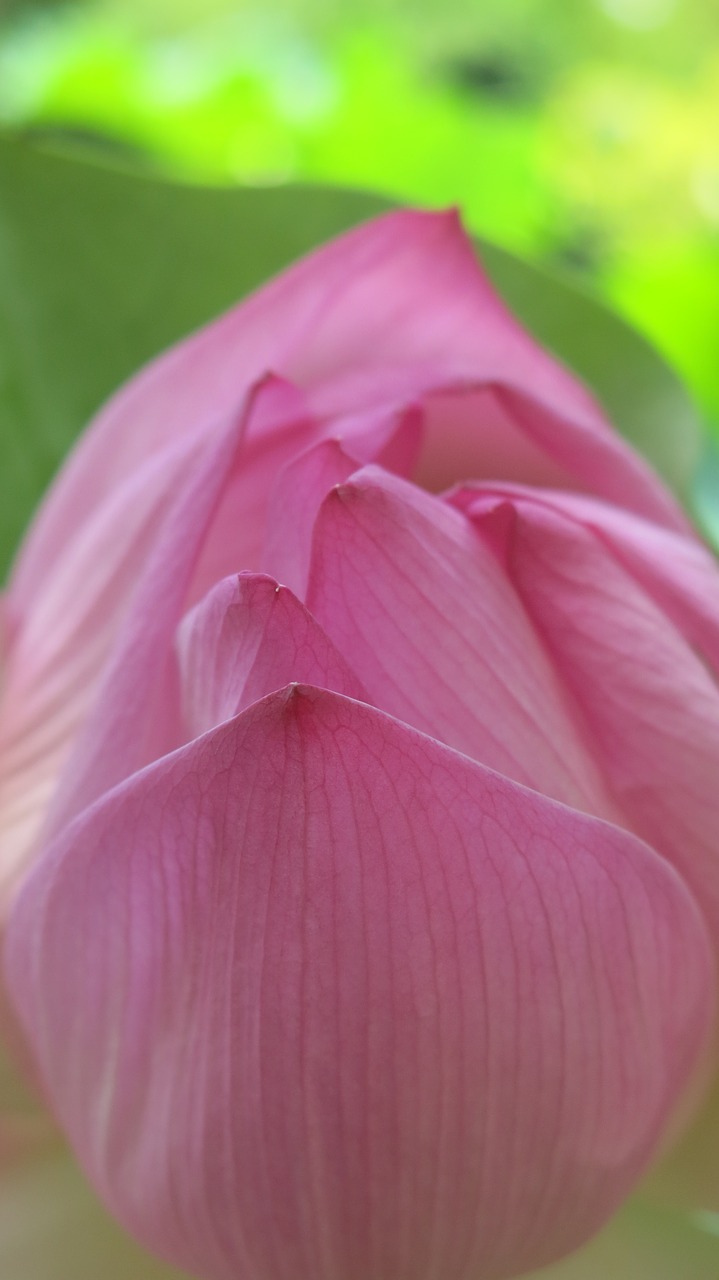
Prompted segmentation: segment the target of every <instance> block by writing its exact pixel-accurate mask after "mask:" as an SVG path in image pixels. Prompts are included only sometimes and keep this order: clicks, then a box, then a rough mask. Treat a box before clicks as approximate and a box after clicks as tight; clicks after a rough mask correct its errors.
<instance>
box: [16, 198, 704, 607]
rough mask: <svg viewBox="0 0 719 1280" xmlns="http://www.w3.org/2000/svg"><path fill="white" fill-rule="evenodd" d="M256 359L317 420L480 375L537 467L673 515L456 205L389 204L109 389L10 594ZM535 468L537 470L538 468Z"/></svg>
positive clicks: (406, 399) (244, 380) (254, 367)
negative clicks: (539, 335) (507, 291)
mask: <svg viewBox="0 0 719 1280" xmlns="http://www.w3.org/2000/svg"><path fill="white" fill-rule="evenodd" d="M268 370H274V371H275V372H277V373H279V374H281V375H282V376H284V377H287V378H289V379H290V380H291V381H293V382H295V383H296V384H297V385H298V386H301V387H303V388H305V389H306V390H307V391H308V393H310V392H311V394H310V403H311V405H312V408H313V411H315V412H316V413H317V414H319V416H321V417H322V418H327V419H329V420H330V421H331V422H332V423H334V422H335V421H336V419H337V418H342V417H343V416H345V415H347V414H351V413H353V412H356V411H357V408H358V406H361V407H362V408H364V409H372V408H377V407H382V406H384V407H385V408H386V407H388V406H389V405H398V404H407V403H410V402H415V401H417V399H418V398H419V397H420V396H421V395H426V394H428V393H430V392H434V391H436V390H437V389H438V388H446V389H448V390H449V389H451V388H452V387H455V388H461V387H468V386H474V387H475V389H476V390H480V389H481V388H482V387H486V388H489V390H490V391H491V394H492V396H494V397H495V398H496V399H497V402H498V403H501V406H502V410H503V411H504V412H508V413H509V415H510V417H511V418H512V419H513V420H514V422H515V425H516V426H517V427H518V428H519V429H520V431H524V430H527V431H528V433H529V436H530V438H531V439H532V440H533V441H534V443H535V444H536V443H537V442H538V443H539V444H540V446H541V448H542V449H543V450H544V451H545V452H546V457H547V461H548V465H549V466H550V471H551V467H552V466H556V465H559V466H560V467H561V468H562V469H563V470H564V471H569V472H570V473H572V474H576V476H577V479H578V482H579V483H580V484H582V485H584V486H588V487H589V488H590V490H592V491H596V492H598V493H601V494H603V495H604V496H606V497H608V498H611V499H612V500H615V501H618V500H620V498H621V499H622V500H623V501H624V502H625V503H626V505H627V506H628V507H629V508H630V509H633V510H637V511H639V512H642V513H643V514H645V515H650V516H654V517H656V518H657V519H658V520H660V521H662V522H664V523H668V524H669V525H670V526H672V525H678V526H680V527H683V524H684V522H683V519H682V517H681V515H680V513H679V510H678V508H677V507H676V506H675V504H674V503H673V502H672V501H671V499H670V498H669V496H668V494H667V493H666V491H665V490H664V489H663V487H662V486H661V485H660V484H659V483H658V481H657V480H656V478H655V477H654V476H653V475H652V473H651V471H650V470H649V468H648V467H647V466H646V465H645V464H644V463H643V462H642V461H641V460H640V459H639V458H638V457H637V456H636V455H635V454H634V453H633V452H632V451H631V450H630V449H628V448H627V447H626V446H625V445H624V444H623V443H622V442H621V441H620V440H619V438H618V437H617V436H616V435H614V433H613V432H612V430H611V428H610V427H609V425H608V423H607V422H606V419H605V418H604V416H603V414H602V413H601V411H600V409H599V408H598V406H597V405H596V403H595V402H594V401H593V400H592V398H591V397H590V396H589V394H588V393H587V392H586V391H585V390H584V389H583V388H582V387H581V385H580V384H579V383H578V382H577V381H576V380H575V379H574V378H573V377H572V376H571V375H570V374H569V373H568V372H567V371H566V370H564V369H563V368H562V367H561V366H560V365H559V364H558V363H557V362H556V361H554V360H552V359H550V358H549V357H548V356H547V355H546V354H545V353H544V352H543V351H542V350H541V348H540V347H539V346H538V345H537V344H536V343H535V342H534V340H533V339H532V338H531V337H530V336H529V335H528V334H527V333H526V332H525V331H524V330H523V329H522V328H521V326H520V325H519V324H518V323H517V322H516V320H514V318H513V317H512V316H511V315H510V314H509V312H508V311H507V309H506V307H505V306H504V304H503V303H502V302H501V301H500V299H499V298H498V297H497V295H496V293H495V292H494V290H493V289H492V287H491V285H490V284H489V282H488V280H487V278H486V277H485V275H484V274H483V272H482V271H481V269H480V268H479V266H478V264H477V260H476V256H475V253H474V250H473V248H472V245H471V243H470V242H469V240H468V239H467V237H466V236H465V235H464V232H463V231H462V228H461V226H460V224H459V221H458V219H457V217H456V215H455V214H454V213H448V214H432V213H416V212H399V213H394V214H389V215H387V216H386V217H384V218H379V219H377V220H375V221H374V222H372V223H369V224H368V225H366V226H364V227H360V228H359V229H357V230H356V231H354V232H351V233H350V234H349V235H346V236H343V237H342V238H341V239H340V240H338V241H336V242H335V243H333V244H330V245H329V246H327V247H325V248H323V249H321V250H319V251H318V252H317V253H315V254H312V255H310V256H309V257H308V258H306V259H305V260H304V261H303V262H301V263H299V264H298V265H296V266H295V267H293V268H291V269H290V270H289V271H287V272H285V273H284V275H283V276H281V277H280V278H279V279H278V280H276V281H275V282H274V283H272V284H270V285H269V286H267V287H266V288H264V289H262V290H260V291H259V292H258V293H257V294H255V295H254V297H253V298H252V299H250V300H249V301H247V302H245V303H244V304H242V305H240V306H239V307H236V308H235V309H233V310H232V311H230V312H228V313H227V314H226V315H225V316H223V317H221V318H220V319H219V320H217V321H215V322H214V323H213V324H211V325H208V326H206V327H205V328H204V329H203V330H201V331H200V332H199V333H197V334H195V335H194V336H193V337H191V338H189V339H187V340H186V341H185V342H182V343H179V344H178V345H177V346H175V347H173V348H172V350H170V351H169V352H167V353H166V354H165V355H164V356H162V357H161V358H159V359H158V360H155V361H153V363H152V364H150V365H149V366H148V367H147V368H146V369H145V370H144V371H143V372H142V373H141V374H139V375H138V376H137V377H135V378H134V379H133V380H132V381H131V382H130V383H128V384H127V386H126V387H125V388H124V389H123V390H122V391H120V392H119V393H118V394H117V395H116V396H115V397H113V399H112V400H111V401H110V402H109V403H108V405H107V406H106V407H105V408H104V409H103V410H102V411H101V413H100V414H99V415H98V417H97V419H96V421H95V424H94V426H93V427H92V428H91V430H90V431H89V433H87V434H86V435H85V436H84V438H83V440H82V442H81V444H80V445H79V447H78V449H77V450H76V452H75V454H74V455H73V456H72V458H71V459H70V461H69V463H68V464H67V465H66V467H65V469H64V472H63V474H62V478H61V480H60V482H59V483H58V484H57V485H56V486H55V488H54V490H53V491H52V493H51V495H50V496H49V498H48V500H47V501H46V503H45V505H44V507H43V508H42V510H41V512H40V515H39V517H38V519H37V520H36V523H35V525H34V527H33V529H32V530H31V532H30V534H29V537H28V538H27V540H26V542H25V544H24V547H23V551H22V554H21V557H20V559H19V561H18V564H17V567H16V572H15V577H14V589H15V591H16V592H17V593H18V595H19V596H21V597H22V599H23V600H24V601H26V600H29V599H31V598H32V596H33V595H34V594H35V592H36V591H37V590H38V588H39V585H40V584H41V583H42V582H43V581H44V580H45V578H46V576H47V573H48V565H49V564H50V563H51V562H52V560H53V558H54V557H55V556H56V555H57V553H58V550H60V549H62V548H63V547H64V546H65V545H66V543H67V542H68V541H69V540H71V539H72V538H73V537H74V534H75V531H76V529H77V525H78V518H79V516H80V513H81V518H82V520H83V521H84V520H86V519H87V518H88V517H90V516H91V514H92V512H93V510H95V509H98V508H99V507H100V506H102V505H104V504H105V503H106V502H107V501H108V499H109V497H110V495H111V494H112V493H113V492H114V490H115V489H116V488H117V487H118V486H120V485H121V484H123V483H124V482H125V481H126V480H127V479H128V477H130V476H131V475H132V474H133V473H134V472H135V471H136V470H137V469H138V468H139V467H141V466H143V465H144V464H145V463H146V462H147V461H148V459H150V458H151V457H153V456H159V455H160V454H161V453H162V452H163V451H164V450H165V449H166V448H167V447H168V446H169V445H172V446H173V447H174V445H176V444H177V443H178V442H179V441H181V440H182V439H192V438H197V439H202V438H203V437H204V435H205V434H206V432H207V430H208V428H210V427H211V426H212V425H213V424H215V423H216V422H218V421H221V420H222V419H223V418H226V417H227V416H228V415H232V414H235V413H237V412H238V410H239V406H240V401H241V397H242V393H243V391H244V390H245V389H246V388H247V387H248V386H250V385H251V384H252V383H253V382H255V381H257V380H258V379H259V378H260V377H262V376H263V375H264V374H265V373H266V372H267V371H268ZM481 417H482V415H481V413H479V414H476V413H475V414H473V415H472V419H471V420H469V421H467V423H466V433H467V435H468V437H469V438H470V439H472V438H474V439H476V442H477V444H476V451H475V458H476V459H477V461H478V463H479V466H475V467H472V468H471V469H470V472H469V474H480V475H482V474H486V471H485V470H484V469H483V468H482V467H481V457H482V444H481V428H482V422H481ZM330 430H331V431H333V430H334V427H333V426H331V427H330ZM463 430H464V428H463ZM455 438H456V437H455ZM454 478H455V479H458V478H459V476H458V475H457V476H455V477H454ZM544 479H545V483H552V479H551V474H547V475H545V477H544Z"/></svg>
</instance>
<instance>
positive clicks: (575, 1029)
mask: <svg viewBox="0 0 719 1280" xmlns="http://www.w3.org/2000/svg"><path fill="white" fill-rule="evenodd" d="M69 940H70V941H69ZM7 954H8V965H7V973H8V979H9V983H10V987H11V990H12V992H13V995H14V997H15V999H16V1002H17V1005H18V1009H19V1010H20V1013H21V1016H22V1018H23V1021H24V1025H25V1027H26V1030H27V1034H28V1036H29V1038H30V1039H31V1041H32V1043H33V1046H34V1049H35V1052H36V1055H37V1058H38V1061H39V1063H40V1065H41V1067H42V1070H43V1073H44V1076H45V1079H46V1082H47V1087H48V1090H49V1092H50V1095H51V1097H52V1099H53V1102H54V1105H55V1107H56V1109H57V1112H58V1114H59V1116H60V1117H61V1119H62V1121H63V1123H64V1125H65V1126H66V1128H67V1131H68V1132H69V1134H70V1135H71V1137H72V1140H73V1143H74V1145H75V1146H76V1148H77V1150H78V1152H79V1154H80V1156H81V1159H82V1160H83V1162H84V1164H85V1167H86V1169H87V1171H88V1172H89V1174H90V1176H91V1177H92V1180H93V1183H94V1184H95V1185H96V1186H97V1187H98V1188H100V1189H101V1191H102V1193H103V1195H104V1197H105V1198H106V1199H107V1202H108V1204H109V1205H110V1206H111V1207H112V1209H113V1210H114V1212H115V1213H116V1214H117V1216H118V1217H119V1218H120V1220H121V1221H123V1222H124V1223H125V1225H126V1226H127V1227H128V1229H130V1230H131V1231H132V1232H133V1233H135V1234H136V1235H137V1236H138V1238H139V1239H141V1240H144V1241H145V1242H146V1243H147V1244H148V1245H149V1246H151V1247H153V1248H154V1249H156V1250H157V1252H158V1253H161V1254H163V1255H164V1256H166V1257H168V1258H169V1259H171V1260H173V1261H174V1262H175V1263H176V1264H177V1265H184V1266H186V1267H188V1268H189V1269H190V1270H196V1271H197V1272H198V1273H199V1275H201V1276H202V1277H203V1280H237V1277H238V1276H239V1277H245V1276H247V1277H254V1276H261V1277H262V1280H367V1278H368V1277H371V1278H372V1280H499V1278H500V1277H507V1276H513V1275H518V1274H521V1273H522V1272H523V1271H526V1270H527V1269H528V1268H530V1267H531V1266H536V1265H538V1264H539V1263H541V1262H542V1261H548V1260H550V1259H551V1258H553V1257H556V1256H558V1255H561V1254H562V1253H563V1252H565V1251H567V1250H568V1249H570V1248H572V1247H574V1246H575V1245H577V1244H579V1243H580V1242H581V1241H582V1240H583V1239H585V1238H586V1237H587V1236H588V1235H589V1234H591V1232H593V1231H594V1230H596V1229H597V1228H598V1227H599V1226H600V1225H601V1224H602V1223H603V1222H604V1221H605V1220H606V1218H607V1217H608V1216H609V1214H610V1213H611V1212H612V1211H613V1210H614V1209H615V1208H616V1206H617V1205H618V1204H619V1203H620V1202H621V1200H622V1199H623V1198H624V1197H625V1195H626V1194H627V1192H628V1190H629V1188H630V1186H631V1184H632V1182H633V1181H634V1180H635V1179H636V1177H637V1176H638V1174H639V1173H640V1172H641V1170H642V1169H643V1167H644V1165H645V1163H646V1162H647V1160H648V1159H649V1157H650V1156H651V1154H652V1152H653V1150H654V1147H655V1145H656V1143H657V1141H658V1139H659V1137H660V1134H661V1132H662V1130H663V1129H664V1126H665V1125H666V1123H667V1120H668V1117H669V1114H670V1112H671V1111H672V1108H673V1106H674V1103H675V1101H676V1098H677V1097H678V1095H679V1093H680V1092H681V1089H682V1086H683V1085H684V1084H685V1082H686V1080H687V1078H688V1076H689V1074H690V1073H691V1071H692V1069H693V1066H694V1064H695V1062H696V1059H697V1057H698V1055H699V1054H700V1052H701V1050H702V1048H703V1045H704V1042H705V1038H706V1035H707V1031H708V1027H709V1024H710V1022H711V1020H712V1018H713V1013H714V999H713V996H714V990H713V984H714V977H713V964H712V960H711V957H710V952H709V947H708V943H707V940H706V938H705V936H704V932H703V928H702V924H701V920H700V917H699V915H698V913H697V911H696V908H695V906H694V904H693V902H692V900H691V899H690V897H689V895H688V894H687V893H686V891H685V889H684V887H683V885H682V884H681V882H680V881H679V880H678V878H677V877H676V876H675V874H674V872H673V871H672V870H671V869H670V868H669V867H668V866H667V864H666V863H664V862H663V861H662V860H661V859H659V858H657V857H656V856H655V855H654V854H653V853H652V852H651V850H649V849H648V848H647V847H646V846H644V845H642V844H641V843H640V842H638V841H637V840H636V839H635V838H634V837H632V836H630V835H628V834H627V833H626V832H623V831H620V830H619V829H617V828H615V827H612V826H609V825H607V824H604V823H602V822H599V821H598V820H596V819H592V818H588V817H585V816H583V815H580V814H578V813H576V812H574V811H572V810H570V809H567V808H565V807H564V806H562V805H558V804H555V803H553V802H551V801H549V800H547V799H545V798H543V797H541V796H539V795H537V794H536V793H534V792H531V791H528V790H525V789H524V788H521V787H519V786H517V785H516V784H514V783H511V782H509V781H508V780H507V779H505V778H502V777H500V776H499V775H497V774H494V773H492V772H490V771H488V770H486V769H483V768H482V767H481V766H478V765H475V764H473V763H472V762H471V761H469V760H467V759H466V758H464V757H462V756H459V755H458V754H456V753H455V752H453V751H451V750H449V749H447V748H445V747H442V746H440V745H439V744H437V743H436V742H434V741H432V740H431V739H428V738H425V737H424V736H423V735H421V734H418V733H416V732H414V731H412V730H409V729H408V728H406V727H405V726H403V725H401V724H399V723H398V722H396V721H394V720H393V719H391V718H390V717H388V716H386V715H383V714H382V713H380V712H378V711H375V710H374V709H372V708H370V707H367V706H365V705H363V704H360V703H357V702H353V701H351V700H349V699H346V698H343V697H340V696H338V695H335V694H331V693H328V692H326V691H321V690H317V689H302V688H301V687H300V688H299V689H298V688H297V687H294V686H293V687H291V688H289V689H288V690H285V691H281V692H279V693H277V694H274V695H272V696H270V697H269V698H266V699H264V700H263V701H262V702H260V703H256V704H254V705H253V706H252V707H251V708H250V709H249V710H248V711H246V712H244V713H243V714H242V715H241V716H239V717H238V718H237V719H236V720H234V721H230V722H228V723H227V724H225V725H223V726H222V727H221V728H219V729H217V730H215V731H214V732H213V733H210V734H207V735H205V736H204V737H203V738H201V739H199V740H197V741H195V742H193V743H191V744H190V745H189V746H188V747H186V748H183V749H182V750H181V751H179V752H177V753H176V754H175V755H174V756H171V757H169V758H167V759H166V760H163V761H160V762H159V763H158V764H156V765H154V766H152V767H150V768H149V769H147V770H145V771H143V773H141V774H139V775H137V776H136V777H134V778H132V779H129V780H128V781H127V782H126V783H125V784H123V785H122V786H120V787H118V788H117V790H116V791H114V792H113V793H111V794H110V795H108V796H107V797H106V798H105V799H104V800H103V801H102V802H100V803H99V804H98V805H96V806H95V807H94V808H93V809H91V810H89V811H88V812H86V813H85V814H83V815H82V816H81V817H80V818H79V819H78V820H77V821H76V822H75V823H74V824H73V826H72V827H71V828H70V829H69V830H68V831H67V832H66V833H64V835H63V836H62V837H61V838H60V839H59V840H58V842H57V843H56V845H55V847H54V849H53V850H51V851H50V853H49V854H48V856H47V858H46V859H45V861H44V863H43V864H41V865H40V866H38V868H37V870H36V871H35V873H34V874H33V876H32V877H31V879H30V881H29V882H28V884H27V886H26V888H25V890H24V892H23V894H22V896H21V898H20V899H19V901H18V904H17V906H16V908H15V910H14V912H13V917H12V920H11V924H10V929H9V934H8V943H7Z"/></svg>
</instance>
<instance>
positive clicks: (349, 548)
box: [307, 468, 615, 815]
mask: <svg viewBox="0 0 719 1280" xmlns="http://www.w3.org/2000/svg"><path fill="white" fill-rule="evenodd" d="M307 603H308V606H309V608H310V609H311V610H312V612H313V614H314V615H315V616H316V617H317V619H318V620H319V621H320V622H321V624H322V626H323V627H324V628H325V630H326V631H327V633H328V635H330V636H331V637H332V639H333V640H334V642H335V644H336V645H337V647H338V648H339V649H340V651H341V652H342V653H343V654H344V655H345V657H346V658H347V660H348V661H349V663H350V665H351V666H352V668H353V670H354V671H355V672H356V673H357V675H358V676H359V678H360V679H361V681H362V683H363V684H364V686H365V688H366V689H367V691H368V694H369V696H370V698H371V700H372V701H373V702H374V703H375V704H376V705H377V706H379V707H383V708H384V709H385V710H387V711H389V712H391V713H392V714H393V715H395V716H398V717H399V718H400V719H402V720H405V721H407V722H408V723H409V724H412V725H415V726H416V727H417V728H419V729H422V730H423V731H424V732H426V733H429V734H431V735H432V736H433V737H436V738H438V739H439V740H441V741H443V742H446V743H448V744H449V745H451V746H453V747H456V748H457V749H458V750H460V751H463V752H465V754H467V755H469V756H471V757H472V758H473V759H477V760H480V761H482V762H483V763H485V764H488V765H491V766H492V767H493V768H496V769H499V770H501V771H502V772H503V773H506V774H507V775H508V776H509V777H511V778H515V779H516V780H517V781H519V782H523V783H525V784H527V785H528V786H532V787H536V788H537V789H538V790H540V791H543V792H545V793H546V794H548V795H552V796H554V797H556V798H557V799H561V800H564V801H566V802H567V803H569V804H572V805H575V806H577V807H579V808H583V809H586V810H588V811H589V812H593V813H600V814H604V815H612V814H613V813H614V812H615V810H614V809H613V807H612V802H611V799H610V797H609V795H608V794H607V792H606V788H605V787H604V786H603V784H602V781H601V778H600V775H599V772H598V770H597V768H596V765H595V764H594V762H593V760H592V758H591V753H590V752H589V751H588V750H587V747H586V744H585V743H584V741H583V739H582V736H581V733H580V731H579V729H578V727H577V724H576V723H575V722H574V721H573V719H572V714H571V709H568V707H567V699H566V696H565V693H564V691H563V688H562V686H561V682H560V680H559V679H558V678H557V675H556V673H555V672H554V671H553V670H552V667H551V664H550V662H549V661H548V660H547V657H546V655H545V653H544V651H543V649H542V647H541V645H540V644H539V643H538V642H537V638H536V635H535V633H534V630H533V628H532V626H531V625H530V624H528V622H527V619H526V615H525V613H524V610H523V609H522V607H521V605H519V604H518V601H517V599H516V595H515V592H514V590H513V588H512V586H511V584H508V583H507V580H506V578H505V575H504V574H503V572H502V571H501V569H500V568H499V566H498V565H497V562H496V560H495V558H494V556H493V555H492V553H491V552H490V551H488V549H487V548H486V546H485V545H484V543H483V541H482V540H481V538H478V537H477V534H476V532H475V530H474V528H473V526H472V524H471V523H470V522H469V521H467V520H466V519H465V518H464V517H463V516H462V515H460V514H459V513H458V512H456V511H453V510H451V509H450V508H448V507H447V506H446V504H444V503H442V502H441V501H439V500H438V499H435V498H432V497H430V496H429V495H427V494H423V493H422V492H421V491H420V490H418V489H417V488H415V487H414V486H413V485H409V484H406V483H403V482H402V481H401V480H398V479H396V478H394V477H391V476H388V475H386V474H384V473H382V472H381V471H379V470H377V469H374V468H367V469H365V470H363V471H361V472H358V473H356V474H355V475H354V476H353V477H351V479H350V480H348V482H347V483H345V484H342V485H339V486H336V487H335V488H334V489H333V491H332V492H331V494H330V495H329V497H328V498H327V500H326V501H325V504H324V506H323V508H322V510H321V513H320V515H319V517H318V519H317V522H316V525H315V533H314V544H313V555H312V563H311V572H310V579H309V586H308V592H307Z"/></svg>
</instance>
